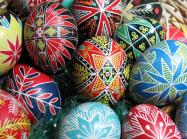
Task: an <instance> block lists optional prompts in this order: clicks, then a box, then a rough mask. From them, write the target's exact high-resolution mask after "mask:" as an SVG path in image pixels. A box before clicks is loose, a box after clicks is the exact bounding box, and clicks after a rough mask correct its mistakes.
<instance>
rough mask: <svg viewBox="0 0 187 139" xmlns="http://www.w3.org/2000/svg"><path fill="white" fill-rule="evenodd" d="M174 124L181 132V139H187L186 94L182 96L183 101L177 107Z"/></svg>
mask: <svg viewBox="0 0 187 139" xmlns="http://www.w3.org/2000/svg"><path fill="white" fill-rule="evenodd" d="M175 123H176V125H177V127H178V128H179V131H180V132H181V135H182V137H183V139H186V138H187V94H184V96H183V100H182V101H181V103H180V104H179V105H178V107H177V112H176V117H175Z"/></svg>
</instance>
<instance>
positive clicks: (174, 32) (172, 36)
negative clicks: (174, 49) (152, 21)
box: [164, 25, 187, 43]
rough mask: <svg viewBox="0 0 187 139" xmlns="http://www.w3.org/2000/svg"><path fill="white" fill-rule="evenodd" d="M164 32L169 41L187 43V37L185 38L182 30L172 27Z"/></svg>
mask: <svg viewBox="0 0 187 139" xmlns="http://www.w3.org/2000/svg"><path fill="white" fill-rule="evenodd" d="M164 30H165V32H166V39H167V40H175V41H182V42H185V43H187V36H185V33H184V32H183V31H182V30H181V29H179V28H177V27H175V26H172V25H170V26H169V27H168V28H167V27H166V26H165V27H164Z"/></svg>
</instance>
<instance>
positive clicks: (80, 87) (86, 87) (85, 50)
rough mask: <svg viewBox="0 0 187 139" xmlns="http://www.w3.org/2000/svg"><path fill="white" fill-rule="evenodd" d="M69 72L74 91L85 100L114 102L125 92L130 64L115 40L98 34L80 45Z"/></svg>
mask: <svg viewBox="0 0 187 139" xmlns="http://www.w3.org/2000/svg"><path fill="white" fill-rule="evenodd" d="M70 73H71V74H72V79H73V80H74V81H75V84H76V88H77V91H78V92H81V93H83V94H84V95H85V96H86V97H87V98H88V99H92V100H96V101H98V100H99V101H102V102H104V103H112V104H115V103H116V102H118V101H119V100H120V99H121V98H122V96H123V95H124V91H125V89H126V86H127V81H126V80H127V79H128V77H129V66H128V65H127V59H126V54H125V52H124V51H123V49H122V48H121V47H120V46H119V45H118V43H117V42H115V41H114V40H113V39H111V38H107V37H105V36H97V37H92V39H87V40H86V41H84V42H83V43H82V45H80V47H79V48H78V50H77V52H76V54H75V60H74V62H73V64H72V69H71V71H70Z"/></svg>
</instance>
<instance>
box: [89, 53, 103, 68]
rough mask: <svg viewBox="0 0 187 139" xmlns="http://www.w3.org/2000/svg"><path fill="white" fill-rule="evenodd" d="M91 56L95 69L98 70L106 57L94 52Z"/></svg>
mask: <svg viewBox="0 0 187 139" xmlns="http://www.w3.org/2000/svg"><path fill="white" fill-rule="evenodd" d="M92 57H93V61H94V65H95V68H96V70H97V71H100V70H101V68H102V67H103V65H104V63H105V62H106V58H105V57H104V56H100V55H95V54H93V55H92Z"/></svg>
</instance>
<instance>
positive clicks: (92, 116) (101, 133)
mask: <svg viewBox="0 0 187 139" xmlns="http://www.w3.org/2000/svg"><path fill="white" fill-rule="evenodd" d="M120 135H121V126H120V122H119V119H118V117H117V115H116V114H115V112H114V111H113V110H112V109H111V108H110V107H108V106H106V105H104V104H101V103H98V102H89V103H84V104H81V105H79V106H78V107H76V108H75V109H73V110H72V111H71V112H70V113H69V114H68V115H67V116H66V117H65V118H64V120H63V121H61V124H60V126H59V131H58V134H57V139H79V138H80V139H119V138H120Z"/></svg>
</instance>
